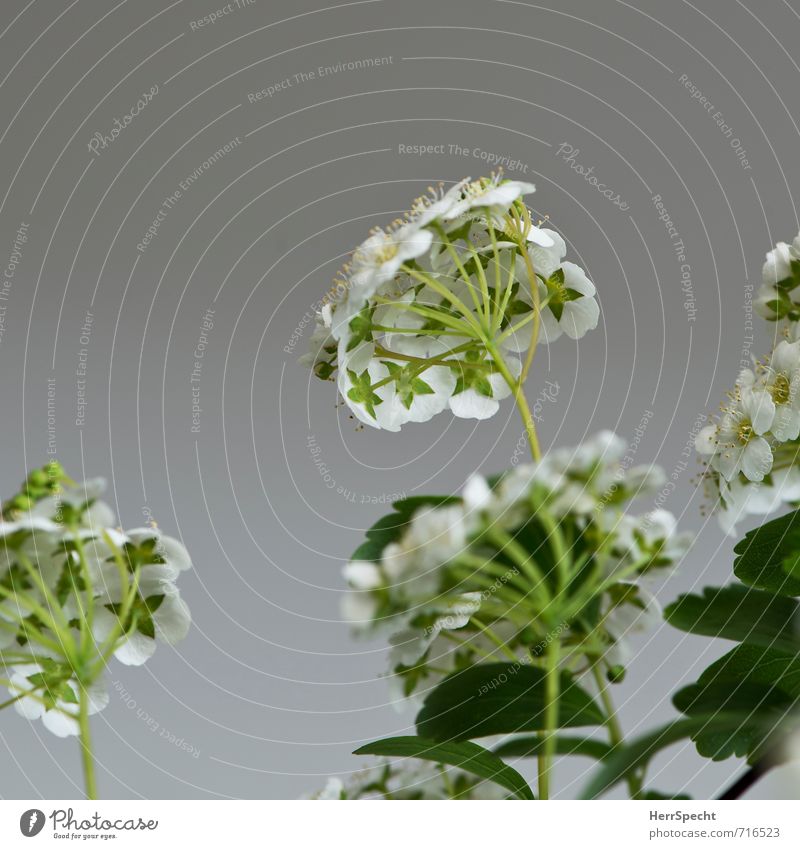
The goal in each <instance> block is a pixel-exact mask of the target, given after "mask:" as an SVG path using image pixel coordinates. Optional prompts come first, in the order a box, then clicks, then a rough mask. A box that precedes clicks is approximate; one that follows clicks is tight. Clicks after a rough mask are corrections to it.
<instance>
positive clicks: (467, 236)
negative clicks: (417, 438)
mask: <svg viewBox="0 0 800 849" xmlns="http://www.w3.org/2000/svg"><path fill="white" fill-rule="evenodd" d="M532 191H534V186H533V185H531V184H530V183H523V182H519V181H514V180H504V179H502V178H501V177H500V176H493V177H489V178H483V179H480V180H476V181H470V180H469V179H467V180H463V181H461V182H460V183H457V184H456V185H454V186H453V187H452V188H450V189H448V190H446V191H445V190H444V189H442V188H441V187H440V188H439V189H436V190H433V189H432V190H431V191H430V194H429V195H428V196H425V197H422V198H420V199H418V200H417V201H416V202H415V203H414V204H413V206H412V209H411V211H410V212H409V213H408V215H407V216H406V217H405V218H404V219H402V220H399V221H397V222H395V223H394V224H393V225H392V226H391V227H390V228H388V229H386V230H384V229H376V230H374V231H373V232H372V233H371V235H370V236H369V238H367V240H366V241H365V242H363V243H362V244H361V245H360V246H359V247H358V248H356V250H355V252H354V253H353V256H352V260H351V262H350V263H349V264H348V265H347V266H345V268H344V269H343V271H342V274H341V277H340V279H339V280H337V282H336V283H335V285H334V287H333V289H332V290H331V292H330V294H329V296H328V297H327V298H326V299H325V303H324V306H323V307H322V309H321V310H320V311H319V314H318V315H317V326H316V330H315V332H314V334H313V336H312V339H311V351H310V352H309V354H307V355H306V356H305V357H304V358H303V361H304V362H305V363H306V364H308V365H310V366H312V367H313V369H314V372H315V374H316V375H317V376H318V377H320V378H323V379H326V380H327V379H333V378H334V375H336V373H337V372H338V376H337V377H336V379H337V380H338V387H339V391H340V393H341V395H342V398H343V399H344V400H345V403H346V404H347V405H348V407H349V408H350V409H351V410H352V412H353V414H354V415H355V416H356V418H358V419H359V420H360V421H361V422H363V423H365V424H368V425H370V426H372V427H376V428H383V429H385V430H391V431H396V430H399V429H400V427H401V426H402V425H403V424H405V423H406V422H423V421H427V420H429V419H430V418H432V417H433V416H435V415H436V414H437V413H440V412H442V411H444V410H445V409H448V408H449V409H450V411H451V412H452V413H453V414H454V415H456V416H458V417H461V418H475V419H486V418H489V417H490V416H492V415H494V413H496V412H497V410H498V408H499V401H500V400H502V399H503V398H505V397H507V396H508V395H509V394H512V393H515V392H516V390H517V389H518V387H519V386H520V385H521V383H522V381H523V380H524V377H525V372H526V365H529V359H530V357H532V354H533V350H534V349H535V346H536V344H537V343H538V342H542V343H545V344H547V343H549V342H552V341H554V340H555V339H557V338H558V337H559V336H561V335H562V334H566V335H567V336H569V337H571V338H572V339H578V338H580V337H581V336H583V335H584V334H585V333H586V331H587V330H590V329H592V328H594V327H596V326H597V321H598V317H599V307H598V305H597V302H596V300H595V297H594V296H595V287H594V285H593V284H592V282H591V281H590V280H589V278H588V277H587V276H586V274H585V273H584V271H583V270H582V269H581V268H580V267H578V266H577V265H575V264H574V263H572V262H569V261H565V259H564V257H565V255H566V245H565V243H564V240H563V239H562V238H561V237H560V236H559V235H558V234H557V233H556V232H554V231H553V230H550V229H547V228H542V227H538V226H535V225H534V224H533V222H532V220H531V213H530V210H529V209H528V207H527V206H526V205H525V203H524V202H523V200H522V198H523V196H524V195H526V194H528V193H530V192H532ZM526 352H527V357H526Z"/></svg>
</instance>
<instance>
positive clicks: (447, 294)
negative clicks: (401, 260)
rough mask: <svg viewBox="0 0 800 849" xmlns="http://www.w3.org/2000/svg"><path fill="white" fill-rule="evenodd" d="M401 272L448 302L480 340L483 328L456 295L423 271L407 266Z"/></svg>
mask: <svg viewBox="0 0 800 849" xmlns="http://www.w3.org/2000/svg"><path fill="white" fill-rule="evenodd" d="M403 270H404V271H405V272H406V273H407V274H409V275H410V276H411V277H413V278H414V279H415V280H419V282H420V283H424V284H425V285H426V286H429V287H430V288H431V289H433V291H434V292H436V293H437V294H438V295H441V296H442V297H443V298H444V299H445V300H446V301H449V302H450V303H451V304H452V305H453V306H454V307H455V308H456V309H457V310H458V311H459V312H460V313H461V315H463V316H464V318H465V319H466V321H467V324H469V325H470V327H472V329H473V331H474V332H475V334H476V335H477V337H478V338H480V336H481V334H482V333H483V328H482V327H481V326H480V324H479V323H478V320H477V319H476V318H475V314H474V313H473V312H472V310H471V309H470V308H469V307H468V306H467V305H466V304H465V303H464V302H463V301H462V300H461V298H459V297H458V296H457V295H454V294H453V293H452V292H451V291H450V290H449V289H448V288H447V286H444V285H443V284H441V283H440V282H439V281H438V280H434V279H433V277H431V276H430V275H429V274H425V272H424V271H417V270H416V269H415V268H412V267H411V266H409V265H404V266H403Z"/></svg>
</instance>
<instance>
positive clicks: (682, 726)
mask: <svg viewBox="0 0 800 849" xmlns="http://www.w3.org/2000/svg"><path fill="white" fill-rule="evenodd" d="M699 725H700V722H699V720H698V719H697V718H690V719H675V720H673V721H672V722H669V723H667V725H664V726H662V727H661V728H657V729H656V730H655V731H651V732H650V733H649V734H645V735H643V736H642V737H639V738H637V739H636V740H634V741H633V742H631V743H629V744H628V745H627V746H624V747H622V748H618V749H616V750H615V751H614V752H613V753H612V754H611V755H610V756H609V757H608V758H606V759H605V761H604V762H603V765H602V766H601V767H600V769H599V770H598V771H597V772H596V773H595V774H594V775H593V776H592V779H591V781H590V782H589V784H588V786H587V787H586V789H585V790H584V792H583V794H582V797H581V798H583V799H594V798H596V797H597V796H602V794H603V793H605V792H606V791H608V790H610V789H611V788H612V787H613V786H614V785H615V784H618V783H619V782H620V781H623V780H624V779H625V776H627V775H629V774H630V773H632V772H634V771H636V770H641V769H643V768H644V767H646V766H647V764H648V763H649V762H650V761H651V760H652V758H654V757H655V756H656V755H657V754H658V752H660V751H661V750H662V749H666V748H667V747H668V746H671V745H672V744H673V743H677V742H678V741H680V740H685V739H687V738H688V737H689V736H690V735H691V734H692V732H694V731H696V730H697V728H698V727H699Z"/></svg>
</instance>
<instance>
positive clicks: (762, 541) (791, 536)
mask: <svg viewBox="0 0 800 849" xmlns="http://www.w3.org/2000/svg"><path fill="white" fill-rule="evenodd" d="M733 550H734V552H735V553H736V554H737V555H739V556H738V557H737V558H736V561H735V562H734V564H733V571H734V574H735V575H736V577H737V578H739V580H740V581H742V583H744V584H747V585H748V586H750V587H756V588H758V589H762V590H768V591H769V592H771V593H777V594H778V595H782V596H800V577H798V572H797V564H798V557H800V510H796V511H794V512H793V513H788V514H787V515H786V516H781V517H780V518H778V519H773V520H772V521H771V522H767V523H766V524H764V525H761V527H759V528H756V529H755V530H752V531H750V532H749V533H747V534H745V537H744V539H742V540H740V542H738V543H737V545H736V547H735V548H734V549H733Z"/></svg>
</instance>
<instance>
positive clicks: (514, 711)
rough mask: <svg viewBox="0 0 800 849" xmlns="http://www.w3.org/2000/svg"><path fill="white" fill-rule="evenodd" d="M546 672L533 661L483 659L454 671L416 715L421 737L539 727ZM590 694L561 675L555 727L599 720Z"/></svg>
mask: <svg viewBox="0 0 800 849" xmlns="http://www.w3.org/2000/svg"><path fill="white" fill-rule="evenodd" d="M544 679H545V674H544V672H543V671H542V670H541V669H538V668H535V667H532V666H520V665H517V664H508V663H486V664H478V665H477V666H473V667H470V668H468V669H464V670H461V671H459V672H455V673H453V674H452V675H450V676H448V677H447V678H445V679H444V681H442V683H441V684H439V686H438V687H436V688H435V689H434V690H433V691H431V693H429V695H428V697H427V698H426V699H425V703H424V705H423V707H422V710H421V711H420V712H419V714H418V715H417V720H416V722H417V731H418V733H419V735H420V737H430V738H432V739H434V740H467V739H470V738H474V737H486V736H488V735H490V734H509V733H515V732H519V731H541V730H542V729H543V728H544V710H545V704H546V698H545V685H544ZM603 721H604V715H603V712H602V711H601V710H600V708H599V707H598V706H597V705H596V704H595V702H594V701H593V700H592V697H591V696H590V695H589V694H588V693H587V692H586V691H585V690H582V689H581V688H580V687H578V685H577V684H575V683H574V681H573V679H572V677H571V676H570V675H569V674H568V673H562V675H561V698H560V699H559V718H558V725H557V727H559V728H572V727H575V726H581V725H600V724H602V723H603Z"/></svg>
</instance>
